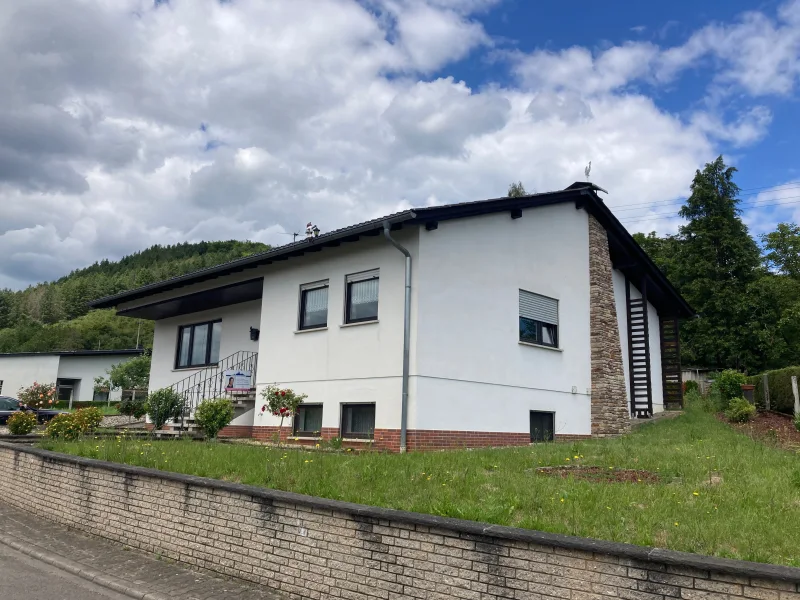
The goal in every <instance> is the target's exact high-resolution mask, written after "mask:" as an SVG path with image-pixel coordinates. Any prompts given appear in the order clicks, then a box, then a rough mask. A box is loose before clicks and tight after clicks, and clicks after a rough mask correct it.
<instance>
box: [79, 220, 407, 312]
mask: <svg viewBox="0 0 800 600" xmlns="http://www.w3.org/2000/svg"><path fill="white" fill-rule="evenodd" d="M415 216H416V215H415V213H414V211H411V210H408V211H405V212H402V213H397V214H394V215H389V216H387V217H382V218H380V219H374V220H372V221H366V222H364V223H360V224H359V225H353V226H351V227H345V228H344V229H337V230H336V231H331V232H330V233H324V234H322V235H320V236H319V237H316V238H312V239H310V240H302V241H300V242H294V243H292V244H287V245H285V246H280V247H278V248H274V249H273V250H268V251H267V252H261V253H259V254H253V255H252V256H246V257H244V258H240V259H237V260H233V261H230V262H226V263H223V264H221V265H216V266H214V267H208V268H207V269H201V270H199V271H193V272H191V273H187V274H186V275H180V276H178V277H173V278H171V279H165V280H164V281H158V282H156V283H151V284H149V285H145V286H142V287H140V288H136V289H134V290H130V291H127V292H122V293H120V294H113V295H111V296H105V297H103V298H99V299H97V300H93V301H91V302H89V306H90V307H91V308H114V307H116V306H117V305H118V304H120V303H122V302H131V301H133V300H139V299H141V298H146V297H147V296H152V295H153V294H157V293H159V292H166V291H170V290H174V289H177V288H181V287H184V286H187V285H191V284H194V283H200V282H202V281H208V280H209V279H216V278H217V277H222V276H224V275H230V274H232V273H238V272H240V271H244V270H245V269H253V268H256V267H259V266H262V265H268V264H270V263H272V262H273V261H276V260H285V259H287V258H291V257H293V256H301V255H303V254H305V253H306V252H316V251H318V250H320V249H322V248H324V247H326V246H338V245H339V244H340V243H341V242H342V241H348V240H347V238H353V240H352V241H355V240H357V239H358V237H359V236H362V235H370V234H371V233H372V232H374V231H375V230H380V229H382V227H383V223H384V222H388V223H389V224H390V225H391V226H393V228H394V226H397V225H401V224H402V223H403V222H405V221H410V220H411V219H413V218H414V217H415ZM373 235H374V234H373Z"/></svg>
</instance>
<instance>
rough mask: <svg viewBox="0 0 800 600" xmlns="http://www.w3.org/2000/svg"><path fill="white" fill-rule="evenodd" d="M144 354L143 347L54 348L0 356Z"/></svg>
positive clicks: (1, 355) (8, 353)
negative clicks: (49, 350) (122, 348)
mask: <svg viewBox="0 0 800 600" xmlns="http://www.w3.org/2000/svg"><path fill="white" fill-rule="evenodd" d="M134 354H144V349H143V348H128V349H125V350H54V351H53V352H5V353H0V358H4V357H7V356H130V355H134Z"/></svg>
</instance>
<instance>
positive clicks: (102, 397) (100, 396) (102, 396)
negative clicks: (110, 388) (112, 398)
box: [92, 391, 108, 402]
mask: <svg viewBox="0 0 800 600" xmlns="http://www.w3.org/2000/svg"><path fill="white" fill-rule="evenodd" d="M92 402H108V392H101V391H95V392H94V394H92Z"/></svg>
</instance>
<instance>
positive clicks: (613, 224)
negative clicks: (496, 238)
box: [89, 182, 694, 317]
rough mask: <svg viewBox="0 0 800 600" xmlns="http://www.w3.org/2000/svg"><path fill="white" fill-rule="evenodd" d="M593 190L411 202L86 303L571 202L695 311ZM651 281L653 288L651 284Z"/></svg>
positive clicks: (634, 275) (676, 300)
mask: <svg viewBox="0 0 800 600" xmlns="http://www.w3.org/2000/svg"><path fill="white" fill-rule="evenodd" d="M598 191H605V190H603V189H602V188H600V187H599V186H596V185H594V184H591V183H588V182H578V183H574V184H572V185H571V186H569V187H568V188H566V189H564V190H559V191H554V192H544V193H540V194H529V195H526V196H520V197H516V198H509V197H502V198H492V199H488V200H476V201H473V202H460V203H457V204H446V205H442V206H430V207H425V208H413V209H410V210H406V211H402V212H397V213H393V214H390V215H386V216H384V217H379V218H377V219H371V220H369V221H364V222H362V223H358V224H356V225H350V226H348V227H343V228H341V229H336V230H334V231H329V232H326V233H323V234H320V235H319V236H318V237H316V238H312V239H303V240H300V241H297V242H292V243H289V244H286V245H283V246H279V247H277V248H272V249H271V250H268V251H266V252H261V253H258V254H253V255H251V256H247V257H244V258H239V259H236V260H233V261H230V262H227V263H223V264H221V265H216V266H214V267H207V268H205V269H200V270H198V271H193V272H191V273H187V274H185V275H180V276H178V277H172V278H170V279H165V280H163V281H159V282H156V283H152V284H149V285H145V286H142V287H139V288H136V289H133V290H129V291H127V292H122V293H119V294H114V295H111V296H106V297H104V298H100V299H98V300H94V301H92V302H90V303H89V306H91V307H93V308H114V307H116V306H117V305H119V304H121V303H124V302H131V301H134V300H139V299H142V298H146V297H148V296H152V295H154V294H157V293H160V292H166V291H169V290H174V289H178V288H181V287H184V286H187V285H192V284H195V283H200V282H203V281H208V280H211V279H215V278H217V277H221V276H224V275H231V274H233V273H237V272H241V271H245V270H247V269H253V268H256V267H260V266H263V265H268V264H271V263H273V262H276V261H281V260H287V259H289V258H292V257H296V256H301V255H304V254H307V253H311V252H318V251H320V250H322V249H323V248H326V247H334V246H339V245H340V244H341V243H343V242H352V241H357V240H358V239H360V238H361V237H369V236H376V235H380V233H381V231H382V230H383V226H384V223H386V224H388V225H389V227H390V228H391V229H392V230H393V231H396V230H399V229H402V228H403V226H407V225H429V226H430V224H433V223H438V222H439V221H447V220H451V219H462V218H467V217H475V216H480V215H486V214H491V213H498V212H505V211H512V210H521V209H526V208H536V207H540V206H547V205H551V204H561V203H563V202H574V203H575V204H576V208H584V209H586V210H587V211H589V212H590V213H591V214H593V215H594V216H595V218H596V219H597V220H598V221H599V222H600V223H601V224H602V225H603V226H604V227H605V228H606V230H607V231H608V233H609V246H610V249H611V255H612V260H614V261H615V266H617V268H620V270H622V271H624V272H625V274H626V276H628V277H629V278H630V279H631V280H632V281H633V282H634V284H636V283H637V281H640V280H641V279H642V278H647V281H648V282H650V284H651V287H648V297H649V298H650V301H651V302H652V303H653V304H654V305H655V306H656V307H657V308H658V309H659V312H663V313H664V314H671V315H673V316H676V317H689V316H692V315H693V314H694V312H693V310H692V309H691V307H690V306H689V305H688V304H687V303H686V301H685V300H684V299H683V298H682V297H681V295H680V294H679V293H678V292H677V290H675V288H674V287H673V286H672V284H670V282H669V281H668V280H667V278H666V277H665V276H664V274H663V273H662V272H661V271H660V270H659V269H658V267H656V266H655V264H654V263H653V261H652V260H651V259H650V257H648V256H647V254H646V253H645V251H644V250H643V249H642V248H641V247H640V246H639V244H637V243H636V241H635V240H634V239H633V237H632V236H631V235H630V233H628V231H627V230H626V229H625V227H624V226H623V225H622V224H621V223H620V222H619V220H618V219H617V218H616V217H615V216H614V215H613V213H612V212H611V210H609V208H608V207H607V206H606V205H605V203H604V202H603V200H602V199H601V198H600V197H599V196H598V195H597V192H598ZM653 285H654V286H655V289H653V287H652V286H653ZM637 287H639V289H641V285H637Z"/></svg>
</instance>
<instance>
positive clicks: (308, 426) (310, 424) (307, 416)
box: [292, 404, 322, 437]
mask: <svg viewBox="0 0 800 600" xmlns="http://www.w3.org/2000/svg"><path fill="white" fill-rule="evenodd" d="M321 431H322V404H301V405H300V406H298V407H297V414H296V415H295V416H294V423H293V424H292V432H293V433H294V435H296V436H299V437H319V434H320V432H321Z"/></svg>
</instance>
